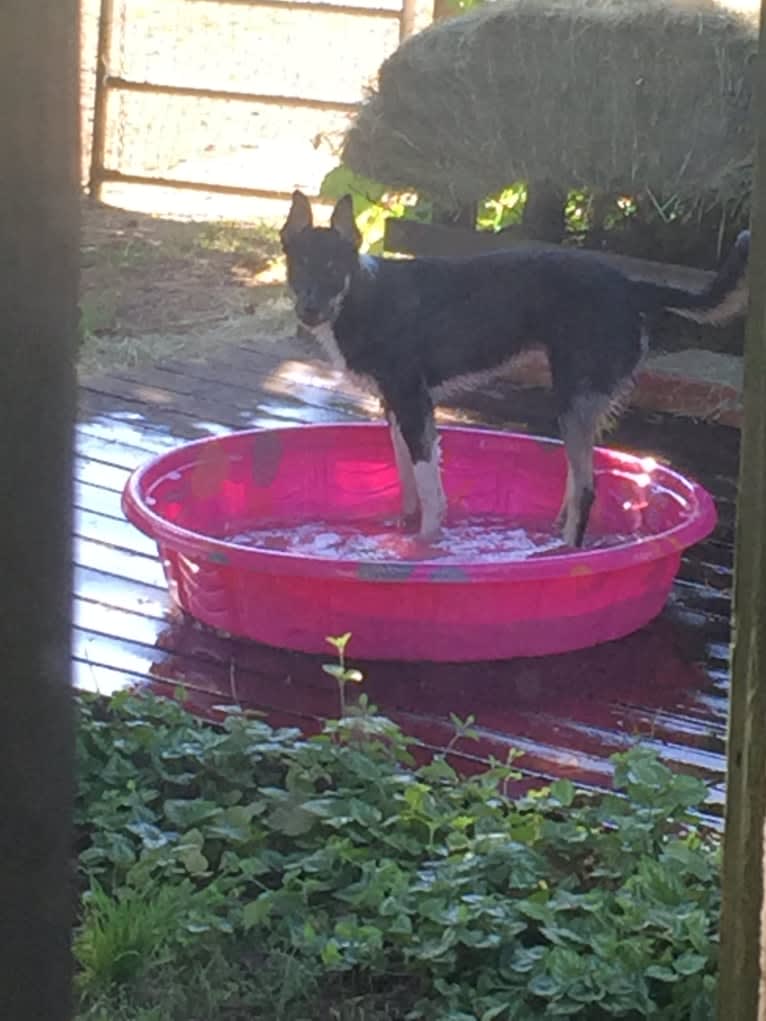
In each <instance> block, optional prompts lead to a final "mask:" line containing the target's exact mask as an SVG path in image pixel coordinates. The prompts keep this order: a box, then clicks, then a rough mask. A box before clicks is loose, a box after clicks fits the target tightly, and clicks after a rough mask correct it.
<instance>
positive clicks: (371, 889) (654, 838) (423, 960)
mask: <svg viewBox="0 0 766 1021" xmlns="http://www.w3.org/2000/svg"><path fill="white" fill-rule="evenodd" d="M345 641H346V636H344V637H343V638H342V639H339V640H338V641H337V644H338V651H339V653H340V662H338V663H337V664H331V665H329V670H328V672H329V673H330V674H332V676H333V677H334V678H335V679H336V681H337V682H338V685H339V688H340V689H341V691H342V694H343V703H344V706H345V715H344V716H342V717H341V718H339V719H338V720H335V721H328V722H327V723H326V724H325V725H324V727H323V729H322V731H321V732H320V733H319V734H317V735H316V736H313V737H308V738H307V737H305V736H303V735H302V734H301V733H300V732H299V731H297V730H293V729H273V728H272V727H270V726H269V725H268V724H267V723H266V722H264V721H263V720H262V719H260V718H257V717H255V716H253V715H251V714H248V713H247V712H244V711H241V710H239V709H237V708H232V709H231V710H230V711H229V712H228V714H227V715H226V717H225V720H224V722H223V724H222V725H221V726H220V727H213V726H211V725H210V724H208V723H205V722H202V721H200V720H199V719H197V718H196V717H194V716H193V715H192V714H191V713H190V712H188V711H187V710H186V709H185V708H184V706H183V705H182V704H179V703H176V702H173V701H169V700H166V699H159V698H155V697H153V696H151V695H145V694H142V695H131V694H120V695H118V696H116V697H114V698H113V699H111V700H110V701H103V700H101V699H98V698H94V697H89V696H84V695H82V696H79V697H78V705H79V724H78V771H79V775H78V796H77V808H76V825H77V837H78V842H77V875H78V883H79V889H78V893H79V895H80V897H81V900H80V903H81V910H80V914H79V922H78V928H77V932H76V938H75V956H76V961H77V967H78V975H77V995H78V1015H77V1016H78V1019H79V1021H160V1019H163V1021H176V1019H177V1021H217V1019H222V1021H223V1019H225V1021H232V1019H243V1021H244V1019H245V1018H247V1019H264V1021H265V1019H267V1018H268V1019H269V1021H315V1019H316V1021H325V1019H326V1021H383V1019H405V1018H408V1019H409V1018H411V1019H430V1021H493V1019H495V1021H497V1019H499V1021H531V1019H535V1018H541V1017H560V1018H562V1017H563V1018H583V1019H589V1021H590V1019H593V1021H598V1019H601V1018H612V1017H617V1018H628V1019H634V1018H664V1019H678V1021H681V1019H684V1021H688V1019H692V1021H702V1019H706V1018H711V1017H712V1016H713V1001H714V992H715V971H716V949H717V947H716V932H717V925H718V916H719V884H718V864H719V863H718V840H717V838H716V837H715V835H713V834H710V833H709V832H707V831H706V830H705V829H704V828H700V827H699V826H698V825H697V823H696V822H695V819H696V818H697V816H695V814H694V810H695V809H697V808H698V807H699V806H700V805H701V804H702V802H703V801H704V798H705V795H706V789H705V786H704V784H703V783H702V782H701V781H700V780H698V779H695V778H693V777H690V776H687V775H674V774H673V773H671V772H670V771H669V770H668V769H667V768H666V767H665V766H664V765H662V764H661V763H660V762H659V761H658V760H657V759H656V758H655V757H654V756H653V755H652V754H650V753H649V752H647V751H646V750H645V749H642V748H641V747H639V746H637V747H635V748H634V749H632V750H631V751H630V752H628V753H627V754H624V755H620V756H617V757H616V759H615V780H614V785H615V791H614V793H605V794H601V795H595V794H585V793H582V792H578V791H576V789H575V788H574V786H573V785H572V784H571V783H570V782H569V781H568V780H559V781H557V782H555V783H553V784H552V785H551V786H550V788H549V789H547V790H545V791H538V792H535V793H532V794H525V795H522V796H517V797H513V796H510V791H511V790H512V789H513V781H514V779H515V778H516V777H517V775H518V774H517V773H516V772H515V770H514V765H513V763H508V764H505V763H504V764H500V763H495V764H493V765H492V766H491V767H490V768H488V769H487V770H486V771H485V772H484V773H483V774H481V775H477V776H472V777H468V778H461V777H459V776H458V775H457V774H456V773H455V772H454V771H453V769H452V767H451V766H450V765H449V762H448V761H447V758H445V757H444V756H441V757H436V758H434V759H432V760H431V761H430V762H427V763H425V764H422V756H420V754H419V753H418V749H417V747H416V746H414V744H413V743H412V742H410V741H408V739H407V737H406V736H405V735H404V734H403V733H402V732H401V731H400V730H399V729H398V728H397V727H396V726H395V725H394V724H393V723H391V722H390V721H389V720H387V719H384V718H382V717H380V716H378V715H377V713H376V710H375V707H374V706H371V705H369V704H368V703H367V701H366V699H365V697H364V696H362V697H361V698H360V699H359V700H358V701H357V702H356V703H352V702H351V699H350V694H351V689H350V688H349V685H351V686H352V687H353V690H354V691H357V690H358V689H357V688H356V687H355V684H354V682H358V681H359V680H360V679H361V678H360V675H359V674H358V672H357V671H355V670H353V669H351V668H349V667H348V666H347V664H346V662H345V659H344V651H345ZM347 689H349V690H347ZM453 722H454V723H455V726H456V738H455V739H456V740H457V739H458V738H459V737H466V736H468V737H470V734H471V721H470V720H468V721H460V720H458V719H455V720H454V721H453ZM418 762H421V764H418Z"/></svg>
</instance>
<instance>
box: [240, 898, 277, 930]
mask: <svg viewBox="0 0 766 1021" xmlns="http://www.w3.org/2000/svg"><path fill="white" fill-rule="evenodd" d="M273 909H274V894H273V893H272V892H271V891H270V890H267V891H266V892H265V893H262V894H261V895H260V896H259V897H256V899H255V900H251V901H250V903H249V904H245V907H244V909H243V911H242V924H243V925H244V926H245V928H246V929H253V928H255V927H256V926H258V925H263V923H264V922H265V921H267V920H268V918H269V917H270V916H271V912H272V911H273Z"/></svg>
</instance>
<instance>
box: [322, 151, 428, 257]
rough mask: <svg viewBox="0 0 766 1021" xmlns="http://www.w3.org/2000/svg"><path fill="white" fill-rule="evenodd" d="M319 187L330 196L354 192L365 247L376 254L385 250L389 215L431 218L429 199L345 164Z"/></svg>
mask: <svg viewBox="0 0 766 1021" xmlns="http://www.w3.org/2000/svg"><path fill="white" fill-rule="evenodd" d="M319 190H320V194H321V195H322V196H323V197H324V198H327V199H339V198H342V197H343V196H344V195H351V198H352V200H353V203H354V216H355V217H356V223H357V227H358V228H359V230H360V231H361V233H362V248H363V249H364V251H367V252H371V253H374V254H379V253H380V252H382V250H383V237H384V233H385V226H386V220H387V219H388V218H389V217H395V218H397V219H411V220H419V221H421V222H428V221H429V220H430V219H431V203H430V202H428V201H427V200H425V199H421V198H420V197H419V196H418V195H416V194H414V193H413V192H404V191H396V190H393V189H389V188H387V187H386V185H384V184H381V183H380V182H379V181H373V180H371V179H370V178H368V177H364V176H362V175H361V174H355V173H354V172H353V171H352V170H349V169H348V167H346V166H344V165H343V164H340V165H339V166H337V167H335V168H334V169H333V170H331V171H330V172H329V173H328V174H327V175H326V176H325V178H324V180H323V181H322V184H321V186H320V189H319Z"/></svg>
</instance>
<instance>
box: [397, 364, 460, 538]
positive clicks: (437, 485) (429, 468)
mask: <svg viewBox="0 0 766 1021" xmlns="http://www.w3.org/2000/svg"><path fill="white" fill-rule="evenodd" d="M381 390H382V391H383V397H384V400H385V404H386V407H387V409H388V410H389V413H390V414H392V415H393V416H394V417H395V420H396V423H397V426H398V430H399V432H400V434H401V437H402V439H403V441H404V446H405V448H406V452H407V453H408V454H409V461H410V463H411V465H412V477H413V480H414V483H415V494H416V497H417V503H418V505H419V507H420V532H419V536H420V538H421V539H422V540H423V541H424V542H429V541H431V540H432V539H435V538H436V536H437V535H438V534H439V531H440V530H441V526H442V522H443V521H444V517H445V514H446V511H447V500H446V498H445V495H444V489H443V488H442V480H441V467H440V452H439V434H438V433H437V431H436V423H435V421H434V412H433V403H432V401H431V395H430V394H429V392H428V389H427V387H426V385H425V383H424V382H422V381H417V382H411V383H410V384H409V385H405V386H403V385H402V384H401V383H398V385H396V386H391V387H387V388H385V389H384V388H383V387H381ZM394 443H396V440H394ZM394 450H396V446H394Z"/></svg>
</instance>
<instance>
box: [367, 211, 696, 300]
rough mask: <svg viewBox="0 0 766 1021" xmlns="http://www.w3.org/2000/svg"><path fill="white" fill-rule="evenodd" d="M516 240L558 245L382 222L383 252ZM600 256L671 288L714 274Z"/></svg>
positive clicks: (481, 248) (467, 250)
mask: <svg viewBox="0 0 766 1021" xmlns="http://www.w3.org/2000/svg"><path fill="white" fill-rule="evenodd" d="M520 243H523V244H525V245H527V246H529V247H532V248H540V249H543V250H545V249H548V250H550V249H555V248H556V247H558V246H556V245H551V244H549V243H547V242H545V241H527V240H523V241H522V240H521V239H519V238H518V237H517V236H514V234H513V233H511V232H510V231H508V232H505V231H501V232H499V233H494V232H493V231H487V230H466V229H465V228H460V227H448V226H445V225H444V224H437V223H418V222H417V221H415V220H396V219H389V220H387V221H386V231H385V240H384V246H385V248H386V251H389V252H399V253H401V254H405V255H479V254H480V253H481V252H497V251H500V250H502V249H504V248H512V247H513V246H514V245H516V244H520ZM601 255H602V258H604V259H605V260H606V261H607V262H610V263H612V265H614V266H618V267H619V268H620V269H622V270H623V272H625V273H626V274H627V275H628V276H629V277H630V278H631V279H632V280H642V281H647V282H650V283H657V284H671V285H672V286H674V287H688V288H690V289H691V290H694V291H698V290H699V291H701V290H703V288H704V287H706V285H707V284H708V283H710V281H711V280H712V279H713V276H714V274H713V273H710V272H708V271H707V270H701V269H694V268H693V267H692V266H676V265H673V264H672V263H665V262H652V261H651V260H649V259H634V258H633V257H632V256H628V255H613V254H611V253H606V252H604V253H601Z"/></svg>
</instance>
